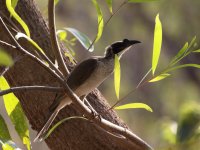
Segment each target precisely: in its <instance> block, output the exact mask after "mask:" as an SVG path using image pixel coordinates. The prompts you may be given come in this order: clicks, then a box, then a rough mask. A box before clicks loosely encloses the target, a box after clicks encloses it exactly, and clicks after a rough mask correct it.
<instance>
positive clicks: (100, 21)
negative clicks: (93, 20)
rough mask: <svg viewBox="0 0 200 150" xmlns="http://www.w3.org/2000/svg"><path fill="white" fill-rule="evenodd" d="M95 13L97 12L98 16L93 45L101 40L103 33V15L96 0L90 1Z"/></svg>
mask: <svg viewBox="0 0 200 150" xmlns="http://www.w3.org/2000/svg"><path fill="white" fill-rule="evenodd" d="M92 2H93V4H94V6H95V8H96V11H97V16H98V31H97V35H96V38H95V41H94V42H95V43H96V42H97V41H98V40H99V39H100V38H101V36H102V33H103V28H104V21H103V13H102V11H101V8H100V6H99V4H98V3H97V0H92Z"/></svg>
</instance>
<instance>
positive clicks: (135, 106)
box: [114, 103, 153, 112]
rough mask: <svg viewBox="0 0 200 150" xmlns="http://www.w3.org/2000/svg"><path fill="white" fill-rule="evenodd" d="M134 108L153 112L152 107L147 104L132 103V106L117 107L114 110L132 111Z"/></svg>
mask: <svg viewBox="0 0 200 150" xmlns="http://www.w3.org/2000/svg"><path fill="white" fill-rule="evenodd" d="M132 108H142V109H146V110H147V111H150V112H153V110H152V109H151V107H149V106H148V105H147V104H144V103H130V104H125V105H121V106H117V107H115V108H114V109H117V110H122V109H132Z"/></svg>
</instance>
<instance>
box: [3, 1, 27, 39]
mask: <svg viewBox="0 0 200 150" xmlns="http://www.w3.org/2000/svg"><path fill="white" fill-rule="evenodd" d="M6 7H7V9H8V11H9V12H10V14H11V16H13V17H14V18H15V19H16V20H17V22H18V23H19V24H20V25H21V26H22V28H23V29H24V31H25V33H26V35H27V36H28V37H30V31H29V28H28V26H27V25H26V23H25V22H24V21H23V20H22V19H21V18H20V16H19V15H18V14H17V13H16V12H15V10H14V9H13V7H12V5H11V0H6Z"/></svg>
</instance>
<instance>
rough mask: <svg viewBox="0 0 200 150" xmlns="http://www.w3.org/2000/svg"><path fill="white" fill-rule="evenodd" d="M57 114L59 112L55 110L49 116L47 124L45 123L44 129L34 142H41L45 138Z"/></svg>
mask: <svg viewBox="0 0 200 150" xmlns="http://www.w3.org/2000/svg"><path fill="white" fill-rule="evenodd" d="M58 112H59V110H57V109H56V110H55V111H53V113H52V114H51V116H50V117H49V119H48V120H47V122H46V123H45V125H44V127H43V128H42V129H41V130H40V132H39V133H38V134H37V136H36V138H35V139H34V142H41V141H43V140H44V137H45V135H46V133H47V131H48V129H49V127H50V126H51V124H52V122H53V121H54V119H55V118H56V116H57V114H58Z"/></svg>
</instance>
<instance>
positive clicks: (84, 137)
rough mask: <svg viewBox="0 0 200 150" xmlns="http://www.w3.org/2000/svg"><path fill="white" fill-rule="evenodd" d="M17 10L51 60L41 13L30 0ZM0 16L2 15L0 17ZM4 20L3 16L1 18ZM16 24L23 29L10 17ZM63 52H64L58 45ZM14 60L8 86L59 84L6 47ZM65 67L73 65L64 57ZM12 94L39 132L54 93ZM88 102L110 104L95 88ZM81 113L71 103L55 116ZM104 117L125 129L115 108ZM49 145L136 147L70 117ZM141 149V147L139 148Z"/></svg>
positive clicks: (72, 149) (70, 149) (56, 148)
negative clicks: (18, 100)
mask: <svg viewBox="0 0 200 150" xmlns="http://www.w3.org/2000/svg"><path fill="white" fill-rule="evenodd" d="M0 11H1V14H0V15H1V16H2V14H3V16H4V17H5V16H7V17H8V18H9V13H8V12H7V10H6V6H5V0H0ZM16 11H17V12H18V14H19V15H20V16H21V18H22V19H23V20H24V21H25V22H26V24H27V25H28V27H29V29H30V31H31V37H32V39H34V40H35V41H36V42H37V43H38V44H39V45H40V46H41V47H42V48H43V49H44V51H45V53H46V54H47V55H48V57H49V58H50V59H51V60H53V59H54V54H53V52H52V49H51V44H50V39H49V30H48V27H47V25H46V22H45V21H44V19H43V17H42V16H41V13H40V12H39V10H38V9H37V7H36V5H35V3H34V1H33V0H20V1H19V2H18V5H17V8H16ZM3 16H2V17H3ZM4 20H5V18H4ZM12 21H13V22H14V23H15V25H16V26H17V27H18V28H19V29H20V30H21V31H23V30H22V29H21V28H20V26H19V24H18V23H17V22H16V21H15V20H12ZM6 23H7V24H9V22H6ZM0 40H3V41H6V42H8V43H10V41H9V40H8V37H7V35H6V34H5V32H4V31H2V26H1V25H0ZM20 43H21V44H22V45H23V47H24V48H25V49H27V50H29V51H30V52H31V51H33V50H34V48H33V47H32V46H31V45H30V44H29V43H27V42H26V41H25V40H20ZM61 49H62V51H66V49H65V47H64V46H63V45H62V44H61ZM6 50H7V51H8V52H9V53H10V54H11V55H12V57H13V58H14V59H18V58H21V59H20V60H19V61H17V62H16V63H15V65H14V66H13V67H12V68H11V69H10V70H9V72H7V73H6V75H5V77H6V79H7V81H8V82H9V84H10V86H12V87H14V86H22V85H23V86H24V85H49V86H58V85H59V83H58V82H56V80H55V79H54V78H53V77H52V76H51V75H50V74H49V73H48V72H47V71H45V70H44V69H43V68H42V67H41V66H39V65H38V64H37V63H35V62H34V61H33V60H31V59H29V58H28V57H26V56H20V54H19V53H18V52H16V51H15V50H13V49H6ZM65 61H66V63H67V65H68V67H69V68H70V69H71V68H72V67H73V66H72V65H71V63H70V62H69V61H68V59H67V58H65ZM15 95H16V96H17V97H18V98H19V99H20V102H21V105H22V107H23V110H24V112H25V114H26V116H27V118H28V120H29V123H30V125H31V127H32V129H34V130H37V131H39V130H40V129H41V128H42V126H43V125H44V123H45V122H44V121H45V120H46V117H47V116H48V111H49V110H48V107H49V106H50V105H51V103H52V102H53V100H54V97H55V93H49V92H45V91H44V92H42V91H39V92H36V91H34V92H16V93H15ZM87 98H88V101H89V102H90V103H91V105H92V106H93V107H94V109H95V110H96V111H97V112H99V113H100V114H101V112H104V110H105V109H107V108H109V107H110V106H109V105H108V103H107V102H106V100H105V99H104V97H103V96H102V95H101V93H100V92H99V91H98V90H94V91H93V92H92V93H91V94H89V95H88V97H87ZM77 115H79V116H80V115H82V114H80V113H79V112H78V110H76V109H75V107H74V106H73V104H72V105H70V106H67V107H66V108H64V109H63V110H62V111H61V112H60V113H59V115H58V116H57V118H56V120H55V121H54V123H55V122H58V121H59V120H61V119H63V118H66V117H69V116H77ZM103 117H104V118H105V119H107V120H109V121H111V122H113V123H115V124H117V125H120V126H122V127H125V128H128V127H127V126H126V125H125V124H124V123H123V121H122V120H120V119H119V117H118V116H117V114H116V113H115V112H114V111H111V112H109V113H107V114H105V113H104V114H103ZM45 142H46V143H47V145H48V147H49V148H50V149H52V150H102V149H104V150H128V149H131V150H138V149H139V148H137V146H135V145H134V144H133V143H130V142H129V141H121V142H119V140H118V139H117V138H116V137H114V136H112V135H110V134H108V133H107V132H106V131H105V130H103V129H102V128H100V127H98V126H97V125H95V124H94V123H91V122H88V121H84V120H73V121H72V120H71V121H68V122H65V123H63V124H62V125H61V126H59V127H58V128H57V129H56V130H55V131H54V132H53V133H52V134H51V135H50V136H49V138H47V139H46V140H45ZM139 150H140V149H139Z"/></svg>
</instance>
